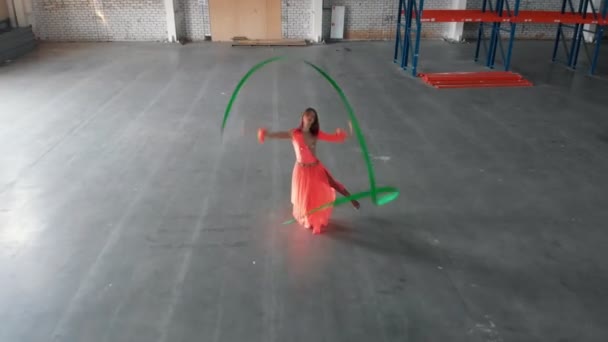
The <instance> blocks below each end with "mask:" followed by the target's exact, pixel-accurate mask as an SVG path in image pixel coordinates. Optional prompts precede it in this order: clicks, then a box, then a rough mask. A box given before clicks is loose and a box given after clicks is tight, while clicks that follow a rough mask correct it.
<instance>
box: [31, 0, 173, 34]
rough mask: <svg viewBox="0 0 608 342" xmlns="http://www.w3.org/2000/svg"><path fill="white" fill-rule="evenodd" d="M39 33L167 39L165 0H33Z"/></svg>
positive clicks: (36, 28)
mask: <svg viewBox="0 0 608 342" xmlns="http://www.w3.org/2000/svg"><path fill="white" fill-rule="evenodd" d="M33 11H34V20H35V27H34V30H35V33H36V35H37V36H38V37H39V38H41V39H45V40H57V41H137V40H153V41H154V40H165V39H166V38H167V24H166V16H165V7H164V4H163V1H162V0H38V1H33Z"/></svg>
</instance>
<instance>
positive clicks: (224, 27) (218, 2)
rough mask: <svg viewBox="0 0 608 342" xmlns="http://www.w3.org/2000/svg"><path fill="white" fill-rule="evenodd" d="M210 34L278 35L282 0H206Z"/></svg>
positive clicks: (217, 36)
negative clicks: (207, 2) (207, 1)
mask: <svg viewBox="0 0 608 342" xmlns="http://www.w3.org/2000/svg"><path fill="white" fill-rule="evenodd" d="M209 16H210V19H211V38H212V39H213V40H214V41H231V40H232V39H233V38H234V37H246V38H247V39H281V38H282V34H281V0H209Z"/></svg>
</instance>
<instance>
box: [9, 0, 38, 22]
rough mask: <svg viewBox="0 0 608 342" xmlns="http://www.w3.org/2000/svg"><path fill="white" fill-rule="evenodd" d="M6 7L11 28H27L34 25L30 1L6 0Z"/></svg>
mask: <svg viewBox="0 0 608 342" xmlns="http://www.w3.org/2000/svg"><path fill="white" fill-rule="evenodd" d="M6 5H7V7H8V15H9V18H10V19H11V25H12V26H13V27H28V26H30V25H32V24H33V23H34V13H33V10H32V0H7V1H6ZM13 6H14V7H13Z"/></svg>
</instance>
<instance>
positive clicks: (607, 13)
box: [589, 0, 608, 75]
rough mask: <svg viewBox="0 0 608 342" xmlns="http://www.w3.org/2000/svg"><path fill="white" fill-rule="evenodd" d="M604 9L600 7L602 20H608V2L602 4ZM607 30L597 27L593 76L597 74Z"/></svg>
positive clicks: (591, 71) (591, 72)
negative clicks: (596, 70)
mask: <svg viewBox="0 0 608 342" xmlns="http://www.w3.org/2000/svg"><path fill="white" fill-rule="evenodd" d="M600 6H603V8H601V7H600V10H601V12H602V15H601V19H602V20H604V21H605V20H606V19H608V0H604V2H603V4H600ZM605 29H606V25H597V26H596V33H595V50H594V52H593V59H592V60H591V70H589V73H590V74H591V75H593V74H595V69H596V68H597V61H598V59H599V56H600V47H601V45H602V39H604V30H605Z"/></svg>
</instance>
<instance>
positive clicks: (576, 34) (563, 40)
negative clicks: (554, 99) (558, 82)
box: [552, 0, 608, 75]
mask: <svg viewBox="0 0 608 342" xmlns="http://www.w3.org/2000/svg"><path fill="white" fill-rule="evenodd" d="M589 10H591V11H589ZM561 12H562V13H572V14H578V15H582V16H583V17H585V18H587V17H588V16H590V15H591V16H593V18H595V19H606V17H607V16H608V0H602V2H601V3H600V8H596V6H595V5H594V3H593V1H592V0H579V2H578V6H574V4H573V2H572V0H563V2H562V10H561ZM593 25H594V26H595V29H586V28H585V24H575V25H567V24H562V23H560V24H559V25H558V27H557V34H556V36H555V45H554V47H553V57H552V61H553V62H562V63H564V64H566V65H567V66H568V67H570V68H572V69H576V66H577V64H578V57H579V54H580V50H581V46H582V47H583V49H584V51H585V54H586V56H587V58H588V62H589V74H590V75H593V74H595V70H596V68H597V62H598V59H599V54H600V46H601V43H602V39H603V37H604V31H605V30H606V26H603V25H596V24H593ZM564 29H572V36H571V37H569V38H568V37H567V35H566V34H565V33H564ZM585 33H591V34H593V41H592V42H586V41H585ZM568 40H570V45H569V46H568ZM560 44H561V45H563V47H564V52H565V56H566V60H565V61H563V60H560V59H559V58H558V56H557V55H558V51H559V46H560ZM590 45H594V46H595V47H594V49H593V53H592V54H590V53H589V46H590Z"/></svg>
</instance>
